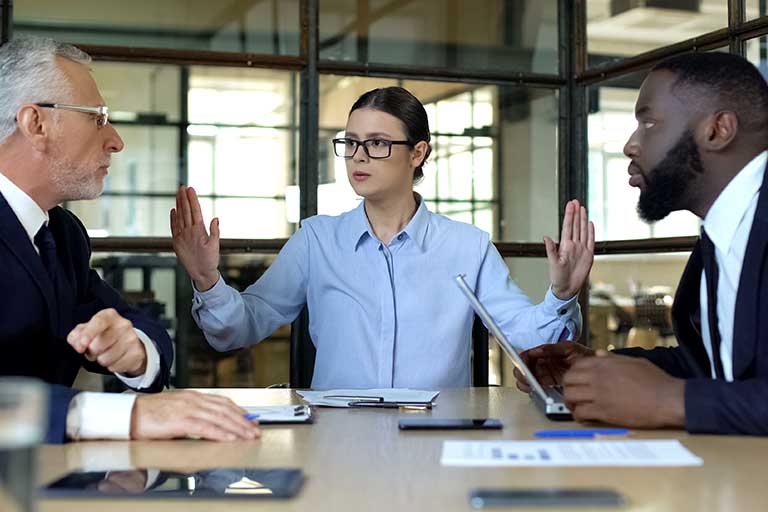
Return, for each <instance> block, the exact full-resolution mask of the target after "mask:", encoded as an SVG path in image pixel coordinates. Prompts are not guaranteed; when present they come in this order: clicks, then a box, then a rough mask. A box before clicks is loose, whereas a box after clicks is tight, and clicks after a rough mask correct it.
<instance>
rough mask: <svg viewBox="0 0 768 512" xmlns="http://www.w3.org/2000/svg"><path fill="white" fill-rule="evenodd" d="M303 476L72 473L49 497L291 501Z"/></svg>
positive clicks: (288, 472)
mask: <svg viewBox="0 0 768 512" xmlns="http://www.w3.org/2000/svg"><path fill="white" fill-rule="evenodd" d="M303 481H304V475H303V473H302V471H301V470H300V469H253V468H218V469H202V470H198V471H194V472H193V471H185V470H180V471H168V470H161V469H153V468H150V469H131V470H123V471H107V472H103V471H90V472H81V473H70V474H69V475H67V476H65V477H64V478H61V479H59V480H57V481H55V482H53V483H51V484H49V485H48V486H47V487H46V488H45V491H46V492H47V493H48V494H49V495H54V496H66V497H76V496H78V495H80V496H91V497H93V496H100V497H102V498H105V497H110V496H126V495H137V494H148V495H151V496H147V497H153V498H155V499H160V498H163V497H166V498H167V497H177V498H178V497H186V498H189V497H193V498H194V497H198V498H207V499H213V498H225V497H230V496H233V497H242V496H243V495H247V496H249V497H252V498H271V497H274V498H290V497H291V496H294V495H295V494H296V493H297V492H298V491H299V489H300V488H301V486H302V484H303Z"/></svg>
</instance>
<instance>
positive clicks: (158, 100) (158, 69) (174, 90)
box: [92, 61, 181, 123]
mask: <svg viewBox="0 0 768 512" xmlns="http://www.w3.org/2000/svg"><path fill="white" fill-rule="evenodd" d="M92 68H93V77H94V79H95V80H96V83H97V84H99V90H100V91H101V94H102V96H103V97H104V101H105V102H106V104H107V105H108V106H109V118H110V120H111V121H113V122H120V121H134V122H144V123H165V122H173V121H178V120H179V119H180V116H181V111H180V108H181V105H180V102H179V98H180V95H181V72H180V68H179V67H178V66H168V65H162V64H130V65H126V64H120V63H115V62H104V61H96V62H94V63H93V64H92ZM128 84H130V87H128V86H127V85H128Z"/></svg>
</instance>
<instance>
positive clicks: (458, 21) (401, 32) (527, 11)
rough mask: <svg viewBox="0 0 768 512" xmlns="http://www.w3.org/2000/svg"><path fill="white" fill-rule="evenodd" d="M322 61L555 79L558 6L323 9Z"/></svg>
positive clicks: (491, 2) (378, 2)
mask: <svg viewBox="0 0 768 512" xmlns="http://www.w3.org/2000/svg"><path fill="white" fill-rule="evenodd" d="M319 5H320V42H319V47H320V58H321V59H329V60H344V61H355V62H365V63H368V62H370V63H381V64H396V65H417V66H430V67H432V66H434V67H441V68H451V69H456V68H458V69H488V70H498V69H504V70H514V71H533V72H538V73H551V74H556V73H557V71H558V66H557V2H556V1H555V0H521V1H516V2H507V1H504V0H474V1H469V0H457V1H451V2H445V1H443V0H420V1H418V2H391V1H386V0H373V1H368V2H359V1H357V0H334V1H329V2H326V1H324V2H320V4H319Z"/></svg>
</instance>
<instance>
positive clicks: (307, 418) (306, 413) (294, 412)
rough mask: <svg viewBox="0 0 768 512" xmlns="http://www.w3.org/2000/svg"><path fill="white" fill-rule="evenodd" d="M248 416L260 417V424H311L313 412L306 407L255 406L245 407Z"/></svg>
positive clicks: (258, 418) (257, 419) (258, 419)
mask: <svg viewBox="0 0 768 512" xmlns="http://www.w3.org/2000/svg"><path fill="white" fill-rule="evenodd" d="M243 409H245V411H246V412H247V413H248V414H255V415H258V417H257V418H255V419H256V421H258V422H259V423H264V424H269V423H310V422H311V421H312V410H311V409H310V408H309V406H306V405H254V406H245V407H243Z"/></svg>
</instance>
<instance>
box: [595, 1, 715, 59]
mask: <svg viewBox="0 0 768 512" xmlns="http://www.w3.org/2000/svg"><path fill="white" fill-rule="evenodd" d="M586 4H587V50H588V52H589V66H590V67H595V66H599V65H600V64H604V63H607V62H611V61H614V60H617V59H620V58H623V57H629V56H632V55H638V54H641V53H644V52H647V51H651V50H654V49H656V48H661V47H663V46H668V45H671V44H674V43H677V42H680V41H685V40H686V39H691V38H693V37H697V36H701V35H702V34H706V33H708V32H713V31H715V30H719V29H722V28H726V27H727V26H728V0H623V1H617V0H590V1H589V2H586Z"/></svg>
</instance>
